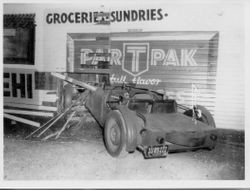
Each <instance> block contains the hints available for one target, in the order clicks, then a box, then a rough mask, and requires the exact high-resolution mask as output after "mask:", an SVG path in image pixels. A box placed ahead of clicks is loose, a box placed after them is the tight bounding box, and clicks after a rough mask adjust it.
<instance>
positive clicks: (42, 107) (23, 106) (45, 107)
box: [4, 101, 57, 111]
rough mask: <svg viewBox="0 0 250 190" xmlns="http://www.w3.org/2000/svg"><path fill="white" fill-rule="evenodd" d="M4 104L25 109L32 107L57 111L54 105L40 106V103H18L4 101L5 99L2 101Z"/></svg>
mask: <svg viewBox="0 0 250 190" xmlns="http://www.w3.org/2000/svg"><path fill="white" fill-rule="evenodd" d="M4 106H11V107H17V108H26V109H33V110H43V111H57V108H56V107H50V106H41V105H34V104H18V103H12V102H5V101H4Z"/></svg>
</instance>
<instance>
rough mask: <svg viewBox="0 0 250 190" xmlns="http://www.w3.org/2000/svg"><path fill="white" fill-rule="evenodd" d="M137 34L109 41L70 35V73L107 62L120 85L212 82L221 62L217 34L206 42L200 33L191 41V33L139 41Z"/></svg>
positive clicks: (111, 75)
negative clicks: (210, 76) (209, 73)
mask: <svg viewBox="0 0 250 190" xmlns="http://www.w3.org/2000/svg"><path fill="white" fill-rule="evenodd" d="M97 35H98V34H97ZM133 35H135V36H136V35H139V34H138V33H134V34H129V33H127V34H126V33H116V34H114V35H113V36H112V33H111V34H110V38H109V39H108V40H100V41H97V40H93V35H92V36H91V34H90V35H89V36H90V37H88V34H80V33H77V34H70V37H69V38H68V41H67V68H68V71H70V72H78V71H80V70H84V68H98V65H99V64H100V63H101V62H105V63H109V65H110V69H111V74H110V81H111V82H112V83H116V84H122V83H131V82H132V83H134V84H137V85H151V86H158V85H159V86H165V85H166V83H168V84H169V85H170V86H173V85H176V84H177V85H179V86H180V88H182V87H183V88H186V86H187V84H190V82H191V83H192V82H195V81H193V79H192V77H191V76H192V75H193V76H195V77H196V78H198V79H201V80H197V82H200V83H201V84H202V85H203V86H205V85H206V84H207V83H208V82H210V81H209V75H208V74H207V72H210V71H211V72H213V71H214V70H215V68H216V62H217V49H216V47H217V39H216V38H215V39H213V38H212V37H213V35H210V36H211V40H210V39H209V38H208V37H207V38H206V40H203V39H202V38H200V36H201V35H197V39H195V35H196V33H194V34H193V36H192V39H190V40H188V38H187V37H188V36H189V35H190V33H188V34H186V33H185V32H183V34H182V35H183V36H181V35H180V34H179V33H178V35H180V37H179V38H180V39H178V36H177V37H176V39H175V38H173V36H174V35H176V33H171V35H170V37H168V36H167V37H166V34H165V33H163V34H162V36H160V35H159V33H156V34H155V36H153V35H154V33H150V32H148V33H146V34H145V33H141V34H140V35H141V36H140V35H139V37H137V38H138V39H137V38H135V36H133ZM164 35H165V36H164ZM151 36H152V37H151ZM190 36H191V35H190ZM82 38H84V40H82ZM88 38H90V40H88ZM144 38H145V39H144ZM150 38H152V39H150ZM212 40H213V41H212ZM211 44H214V46H212V45H211ZM211 47H214V48H213V49H211ZM196 73H198V74H196ZM185 76H186V77H187V80H186V79H185V78H184V77H185ZM189 81H190V82H189Z"/></svg>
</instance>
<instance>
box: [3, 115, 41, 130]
mask: <svg viewBox="0 0 250 190" xmlns="http://www.w3.org/2000/svg"><path fill="white" fill-rule="evenodd" d="M3 115H4V117H5V118H8V119H11V120H15V121H18V122H21V123H25V124H28V125H32V126H34V127H40V123H38V122H34V121H30V120H28V119H23V118H21V117H16V116H14V115H10V114H7V113H4V114H3Z"/></svg>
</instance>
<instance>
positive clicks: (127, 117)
mask: <svg viewBox="0 0 250 190" xmlns="http://www.w3.org/2000/svg"><path fill="white" fill-rule="evenodd" d="M118 110H119V111H120V112H121V114H122V116H123V118H124V121H125V125H126V136H127V138H126V150H127V151H128V152H133V151H135V149H136V147H137V146H138V141H139V140H140V139H139V131H140V128H141V127H140V126H141V123H140V118H139V117H138V116H137V114H136V112H135V111H132V110H130V109H128V107H126V106H123V105H121V106H119V107H118Z"/></svg>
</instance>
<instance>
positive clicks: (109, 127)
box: [104, 110, 127, 157]
mask: <svg viewBox="0 0 250 190" xmlns="http://www.w3.org/2000/svg"><path fill="white" fill-rule="evenodd" d="M104 141H105V145H106V148H107V151H108V153H109V154H110V155H111V156H113V157H118V156H119V157H124V156H125V155H126V154H127V151H126V126H125V121H124V118H123V116H122V114H121V112H119V111H118V110H114V111H111V112H110V113H109V115H108V117H107V120H106V122H105V127H104Z"/></svg>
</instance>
